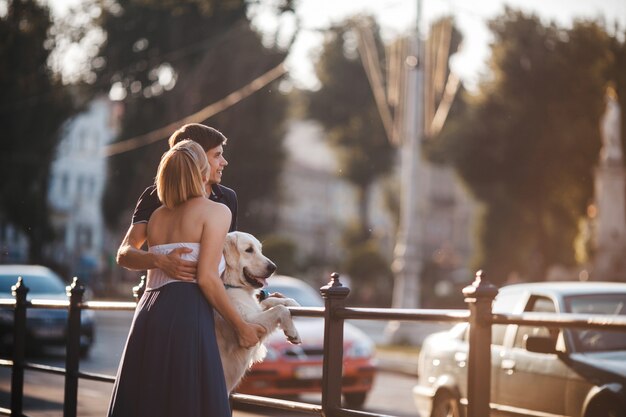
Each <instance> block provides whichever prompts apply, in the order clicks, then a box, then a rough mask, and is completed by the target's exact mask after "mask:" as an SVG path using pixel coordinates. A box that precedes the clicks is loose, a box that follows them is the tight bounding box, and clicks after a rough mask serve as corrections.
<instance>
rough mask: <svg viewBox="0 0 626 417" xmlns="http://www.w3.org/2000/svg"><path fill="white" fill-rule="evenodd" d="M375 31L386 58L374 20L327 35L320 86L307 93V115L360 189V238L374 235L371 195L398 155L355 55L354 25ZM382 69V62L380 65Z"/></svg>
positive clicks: (354, 22)
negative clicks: (375, 185)
mask: <svg viewBox="0 0 626 417" xmlns="http://www.w3.org/2000/svg"><path fill="white" fill-rule="evenodd" d="M357 24H366V25H370V26H371V27H372V28H373V30H372V31H373V32H374V35H375V39H376V48H377V49H378V51H379V52H378V56H383V54H382V51H384V49H383V46H382V41H381V39H380V36H379V33H378V32H379V30H378V26H377V25H376V24H375V22H374V21H373V19H371V18H370V19H366V20H365V22H362V21H357V20H347V21H345V22H343V23H341V24H339V25H338V26H336V27H334V28H333V29H332V30H330V31H329V33H328V35H327V39H326V41H325V42H324V45H323V48H322V52H321V54H320V57H319V60H318V62H317V64H316V67H315V68H316V74H317V77H318V79H319V80H320V83H321V87H320V89H319V90H317V91H312V92H310V93H309V94H308V97H307V100H308V106H307V107H308V114H309V116H310V117H312V118H313V119H316V120H318V121H319V122H320V123H321V124H322V125H323V126H324V128H325V129H326V132H327V134H328V136H327V139H328V141H329V142H330V143H331V144H332V145H334V149H335V150H336V151H337V154H338V156H339V161H340V164H341V169H342V173H343V175H344V176H345V177H346V178H347V179H348V180H349V181H350V182H351V183H353V184H354V185H355V186H356V187H357V189H358V196H359V197H358V198H359V202H358V207H359V210H358V211H359V222H360V231H359V232H360V234H361V236H362V239H363V240H365V239H367V238H368V237H369V236H370V226H369V196H370V190H371V186H372V184H373V183H374V182H375V181H376V180H377V179H378V178H380V177H381V176H382V175H384V174H386V173H388V172H389V171H390V170H391V168H392V164H393V162H394V156H395V150H394V148H393V147H392V146H391V144H390V143H389V141H388V140H387V137H386V133H385V130H384V127H383V124H382V122H381V118H380V115H379V113H378V109H377V107H376V102H375V100H374V95H373V93H372V89H371V88H370V84H369V81H368V79H367V75H366V72H365V70H364V68H363V65H362V63H361V60H360V58H359V56H358V53H357V51H356V42H357V38H356V37H357V34H356V31H355V25H357ZM378 64H379V65H380V66H381V67H383V68H384V65H383V62H379V63H378Z"/></svg>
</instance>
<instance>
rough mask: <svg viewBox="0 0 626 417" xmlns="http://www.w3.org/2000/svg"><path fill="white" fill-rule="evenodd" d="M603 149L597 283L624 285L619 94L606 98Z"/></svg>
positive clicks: (625, 179) (624, 178) (625, 173)
mask: <svg viewBox="0 0 626 417" xmlns="http://www.w3.org/2000/svg"><path fill="white" fill-rule="evenodd" d="M600 131H601V133H602V149H601V151H600V161H599V164H598V167H597V169H596V173H595V209H594V211H595V219H594V220H595V223H594V225H593V226H594V234H595V236H594V241H595V242H594V243H595V247H594V251H595V259H594V265H593V279H596V280H610V281H624V280H625V278H624V277H625V275H626V262H625V261H624V251H626V170H625V169H624V156H623V152H622V140H621V109H620V106H619V103H618V101H617V95H616V93H615V90H613V89H612V88H609V89H608V91H607V95H606V111H605V113H604V115H603V117H602V120H601V124H600Z"/></svg>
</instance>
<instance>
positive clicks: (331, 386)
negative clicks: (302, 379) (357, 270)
mask: <svg viewBox="0 0 626 417" xmlns="http://www.w3.org/2000/svg"><path fill="white" fill-rule="evenodd" d="M330 276H331V280H330V282H329V283H328V284H326V285H324V286H323V287H322V288H320V293H321V294H322V297H324V299H325V309H324V362H323V365H322V366H323V368H322V369H323V374H322V413H323V415H324V416H325V417H329V416H333V415H335V414H336V410H337V409H339V408H341V387H342V374H343V322H344V320H343V319H342V318H338V317H336V316H335V314H334V310H335V309H337V308H341V307H344V306H345V300H346V297H347V296H348V294H349V293H350V289H349V288H348V287H344V286H343V285H341V282H339V274H338V273H336V272H333V273H332V274H330Z"/></svg>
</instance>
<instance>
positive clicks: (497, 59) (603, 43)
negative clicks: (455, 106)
mask: <svg viewBox="0 0 626 417" xmlns="http://www.w3.org/2000/svg"><path fill="white" fill-rule="evenodd" d="M489 26H490V28H491V30H492V32H493V34H494V42H493V44H492V58H491V61H490V68H491V76H490V77H489V78H488V79H485V80H484V81H483V83H482V84H481V85H480V89H479V93H478V94H477V95H476V96H474V97H470V96H468V95H465V101H466V105H467V107H466V108H465V109H463V111H462V112H461V114H460V115H457V117H456V118H453V119H452V120H450V123H449V124H448V126H446V128H444V130H443V132H442V133H441V135H440V137H439V138H437V140H438V146H439V149H438V150H437V151H436V153H437V154H438V155H440V156H441V155H445V157H444V158H443V159H445V160H447V161H449V162H450V163H452V164H453V165H454V166H455V168H456V169H457V170H458V172H459V173H460V175H461V177H462V178H463V180H464V181H465V182H466V183H467V185H468V186H469V188H470V190H471V191H472V193H473V194H474V195H475V196H476V197H477V198H478V199H479V200H480V201H481V202H482V203H483V204H484V211H483V212H482V215H481V218H480V222H479V234H478V240H479V244H480V247H479V248H478V251H477V253H478V254H480V256H479V258H478V259H476V264H475V265H474V268H482V269H484V270H486V271H487V273H488V274H489V276H490V279H491V280H493V281H494V282H502V281H503V280H504V279H505V278H506V276H507V275H508V274H509V273H510V272H512V271H518V272H520V273H521V274H523V275H525V276H526V277H527V278H529V279H542V278H543V276H544V272H545V270H546V269H547V267H549V266H550V265H553V264H564V265H571V264H573V263H574V262H575V251H574V241H575V238H576V235H577V233H578V222H579V219H580V218H581V217H583V216H584V215H585V213H586V208H587V205H588V204H589V203H590V201H591V199H592V197H593V169H594V166H595V164H596V162H597V161H598V153H599V149H600V146H601V138H600V130H599V122H600V118H601V116H602V114H603V112H604V108H605V107H604V106H605V104H604V93H605V88H606V85H607V82H608V81H609V80H610V78H611V76H612V75H613V76H614V75H615V74H616V73H618V72H621V73H622V74H623V73H624V72H625V71H624V67H623V66H622V67H621V69H617V68H616V63H617V61H616V59H615V58H616V54H615V53H614V52H612V49H611V48H614V49H616V48H617V46H618V43H616V40H615V39H612V38H611V37H610V36H609V35H608V34H607V33H606V31H605V30H604V29H603V28H602V27H600V26H599V25H598V24H597V23H594V22H577V23H576V24H574V26H573V27H572V28H571V29H562V28H558V27H556V26H555V25H554V24H551V25H544V24H542V23H541V22H540V20H539V19H538V18H537V17H536V16H527V15H524V14H523V13H521V12H515V11H512V10H510V9H507V10H506V12H505V14H504V16H500V17H498V18H496V19H494V20H493V21H491V22H490V25H489ZM619 48H622V49H623V45H619ZM621 59H622V61H621V64H619V65H623V63H624V61H623V57H622V58H621ZM623 78H624V76H623V75H621V79H622V80H623ZM622 82H623V81H622Z"/></svg>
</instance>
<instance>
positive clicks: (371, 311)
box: [0, 272, 626, 417]
mask: <svg viewBox="0 0 626 417" xmlns="http://www.w3.org/2000/svg"><path fill="white" fill-rule="evenodd" d="M143 284H144V283H143V280H142V283H141V284H140V285H138V286H137V287H135V288H134V289H133V292H134V295H135V298H136V299H138V298H139V297H140V296H141V295H142V294H143ZM12 289H13V296H14V297H15V298H14V299H4V300H0V308H13V309H14V334H13V356H12V360H0V366H7V367H10V368H11V370H12V374H11V404H10V408H4V407H0V415H11V416H23V392H24V371H25V370H31V371H38V372H47V373H52V374H57V375H63V376H64V380H65V391H64V403H63V416H64V417H74V416H76V411H77V395H78V381H79V379H86V380H95V381H103V382H111V383H113V382H115V377H114V376H111V375H102V374H96V373H88V372H81V371H80V367H79V365H80V322H81V320H80V316H81V311H82V310H85V309H91V310H130V311H132V310H134V309H135V307H136V302H104V301H83V294H84V291H85V290H84V287H83V286H82V285H81V284H80V282H79V281H78V279H77V278H74V281H73V282H72V284H71V285H70V286H68V287H67V293H68V297H69V299H68V301H50V300H30V301H27V293H28V288H26V287H25V286H24V284H23V282H22V279H21V278H18V281H17V283H16V284H15V286H13V288H12ZM320 292H321V294H322V296H323V297H324V299H325V306H324V308H306V307H297V308H296V307H290V310H291V313H292V315H294V316H305V317H323V318H324V321H325V327H324V359H323V375H322V400H321V404H319V405H316V404H307V403H302V402H297V401H287V400H279V399H273V398H266V397H258V396H253V395H244V394H237V393H233V394H232V395H231V400H232V401H233V402H234V403H241V404H251V405H259V406H266V407H273V408H278V409H283V410H292V411H298V412H306V413H311V414H316V415H319V416H324V417H335V416H338V417H339V416H341V417H343V416H355V417H367V416H382V417H384V416H383V415H381V414H372V413H368V412H364V411H358V410H351V409H346V408H343V407H342V405H341V376H342V363H343V327H344V321H345V320H347V319H356V320H359V319H361V320H364V319H369V320H372V319H374V320H398V321H417V322H420V321H428V322H450V323H454V322H468V323H469V354H468V361H467V367H468V374H467V375H468V381H467V387H468V393H467V413H466V415H467V417H484V416H488V415H489V412H490V411H489V395H490V390H489V387H490V378H491V373H490V363H491V357H490V355H491V349H490V346H491V326H492V325H493V324H525V325H539V326H548V327H579V328H599V327H601V328H604V329H606V328H609V329H612V330H622V331H626V318H621V317H616V316H585V317H580V316H575V315H570V314H561V315H556V314H542V315H541V316H537V315H536V314H520V315H506V314H493V312H492V310H491V306H492V302H493V299H494V298H495V296H496V295H497V293H498V290H497V288H496V287H495V286H493V285H491V284H490V283H488V282H486V281H485V280H484V277H483V276H482V273H480V272H479V273H477V274H476V279H475V280H474V282H473V283H472V284H471V285H469V286H468V287H466V288H465V289H464V290H463V294H464V296H465V301H466V302H467V303H468V307H469V308H468V309H467V310H438V309H437V310H434V309H433V310H425V309H393V308H353V307H346V306H345V299H346V297H347V296H348V293H349V292H350V290H349V289H348V288H347V287H344V286H343V285H342V284H341V283H340V282H339V276H338V274H336V273H333V274H331V280H330V282H329V283H328V284H327V285H325V286H323V287H322V288H321V289H320ZM28 308H51V309H68V312H69V315H68V335H67V342H66V357H65V368H58V367H51V366H46V365H42V364H36V363H30V362H26V360H25V351H26V310H27V309H28ZM388 417H391V416H388Z"/></svg>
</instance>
